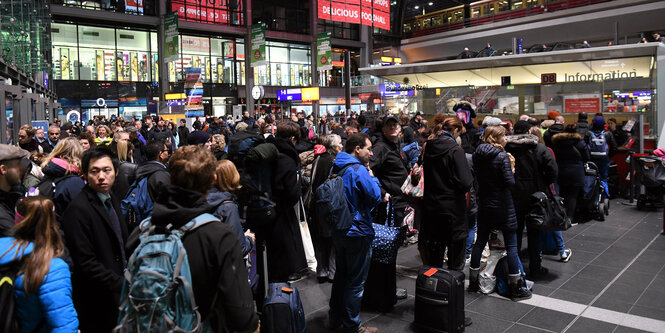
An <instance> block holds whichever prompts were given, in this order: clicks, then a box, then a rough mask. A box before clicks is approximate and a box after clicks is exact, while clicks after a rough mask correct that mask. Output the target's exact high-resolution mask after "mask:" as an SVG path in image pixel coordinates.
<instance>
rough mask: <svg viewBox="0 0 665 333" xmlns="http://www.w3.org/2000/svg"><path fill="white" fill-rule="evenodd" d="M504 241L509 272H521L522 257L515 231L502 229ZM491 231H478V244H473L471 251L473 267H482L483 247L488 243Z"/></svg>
mask: <svg viewBox="0 0 665 333" xmlns="http://www.w3.org/2000/svg"><path fill="white" fill-rule="evenodd" d="M502 232H503V242H504V244H505V246H506V252H508V272H509V273H510V274H519V273H520V257H519V256H518V255H517V237H516V235H515V232H514V231H509V230H502ZM489 236H490V231H489V230H487V231H478V238H476V244H475V245H473V251H472V252H471V266H470V267H471V268H480V257H482V254H483V249H484V248H485V245H487V240H488V239H489Z"/></svg>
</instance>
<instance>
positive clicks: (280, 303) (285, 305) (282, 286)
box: [261, 245, 307, 333]
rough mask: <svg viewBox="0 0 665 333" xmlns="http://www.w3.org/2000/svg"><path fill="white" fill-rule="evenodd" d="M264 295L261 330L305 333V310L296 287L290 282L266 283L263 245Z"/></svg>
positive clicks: (266, 267) (265, 262)
mask: <svg viewBox="0 0 665 333" xmlns="http://www.w3.org/2000/svg"><path fill="white" fill-rule="evenodd" d="M263 272H264V273H263V282H264V287H265V289H264V295H265V299H264V301H263V309H262V312H261V332H267V333H307V322H306V320H305V310H304V309H303V307H302V302H301V301H300V294H299V293H298V289H296V288H295V287H293V286H291V284H290V283H270V284H269V283H268V256H267V253H266V248H265V245H264V247H263Z"/></svg>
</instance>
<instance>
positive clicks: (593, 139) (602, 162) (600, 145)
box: [585, 115, 617, 182]
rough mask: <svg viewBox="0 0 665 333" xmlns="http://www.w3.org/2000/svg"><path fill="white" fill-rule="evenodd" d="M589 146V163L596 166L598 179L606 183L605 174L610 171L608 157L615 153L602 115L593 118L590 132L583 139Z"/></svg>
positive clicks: (613, 143)
mask: <svg viewBox="0 0 665 333" xmlns="http://www.w3.org/2000/svg"><path fill="white" fill-rule="evenodd" d="M585 140H586V142H587V144H588V145H589V152H590V154H591V162H593V163H595V164H596V166H598V171H599V173H600V178H601V179H602V180H603V181H605V182H607V173H608V171H609V169H610V157H612V156H614V154H615V153H616V151H617V144H616V141H615V140H614V135H612V133H611V132H609V131H607V130H606V129H605V118H604V117H603V116H602V115H597V116H595V117H593V120H592V121H591V130H590V131H589V132H588V134H587V136H586V137H585Z"/></svg>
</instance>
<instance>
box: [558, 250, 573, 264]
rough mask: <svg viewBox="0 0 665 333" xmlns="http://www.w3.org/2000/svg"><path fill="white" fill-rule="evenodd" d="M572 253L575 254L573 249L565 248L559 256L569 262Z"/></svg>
mask: <svg viewBox="0 0 665 333" xmlns="http://www.w3.org/2000/svg"><path fill="white" fill-rule="evenodd" d="M572 255H573V250H571V249H565V250H563V252H561V254H560V255H559V257H560V258H561V261H562V262H568V261H569V260H570V256H572Z"/></svg>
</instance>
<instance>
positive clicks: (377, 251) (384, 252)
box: [372, 201, 407, 264]
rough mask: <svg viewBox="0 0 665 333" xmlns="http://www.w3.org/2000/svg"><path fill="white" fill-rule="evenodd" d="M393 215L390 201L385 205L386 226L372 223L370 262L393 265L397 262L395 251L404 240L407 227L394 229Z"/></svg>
mask: <svg viewBox="0 0 665 333" xmlns="http://www.w3.org/2000/svg"><path fill="white" fill-rule="evenodd" d="M394 225H395V214H394V209H393V205H392V201H389V202H388V204H387V205H386V224H385V225H383V224H378V223H372V226H373V227H374V240H372V261H374V262H378V263H382V264H393V263H395V262H396V261H397V251H398V250H399V248H400V246H402V244H404V240H405V239H406V228H407V226H401V227H395V226H394Z"/></svg>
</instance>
